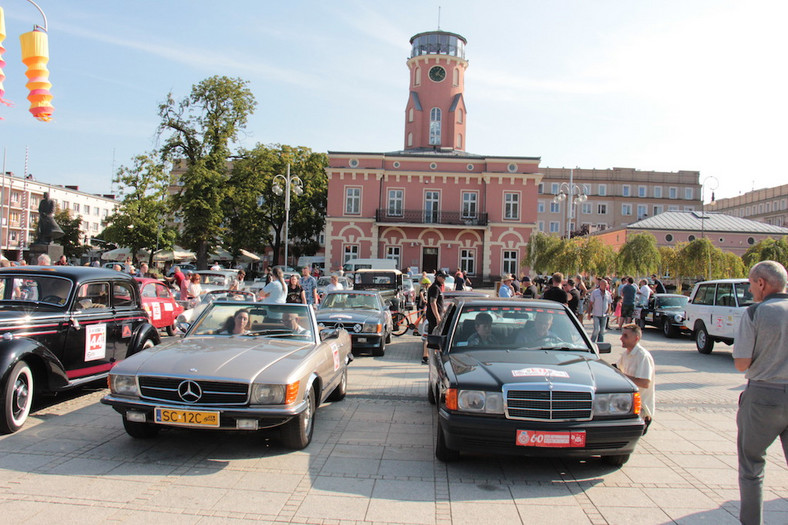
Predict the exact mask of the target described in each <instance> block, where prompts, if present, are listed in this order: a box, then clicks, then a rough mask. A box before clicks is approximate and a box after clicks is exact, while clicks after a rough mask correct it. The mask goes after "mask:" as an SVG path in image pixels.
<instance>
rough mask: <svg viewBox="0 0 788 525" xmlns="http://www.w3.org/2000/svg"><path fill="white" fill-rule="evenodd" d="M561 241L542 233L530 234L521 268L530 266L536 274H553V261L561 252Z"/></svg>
mask: <svg viewBox="0 0 788 525" xmlns="http://www.w3.org/2000/svg"><path fill="white" fill-rule="evenodd" d="M563 242H564V241H563V239H560V238H558V237H553V236H552V235H547V234H545V233H542V232H536V233H532V234H531V238H530V239H528V244H526V246H525V257H523V260H522V263H521V266H530V267H531V270H533V271H534V272H536V273H538V274H542V273H547V272H553V271H554V269H555V266H556V265H555V259H556V257H557V256H558V254H559V253H560V252H561V250H562V244H563Z"/></svg>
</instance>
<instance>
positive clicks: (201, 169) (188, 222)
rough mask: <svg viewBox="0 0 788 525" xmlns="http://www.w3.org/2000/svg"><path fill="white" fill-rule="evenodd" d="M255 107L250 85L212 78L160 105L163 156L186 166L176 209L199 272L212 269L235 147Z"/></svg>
mask: <svg viewBox="0 0 788 525" xmlns="http://www.w3.org/2000/svg"><path fill="white" fill-rule="evenodd" d="M256 105H257V102H256V101H255V98H254V95H253V94H252V92H251V90H250V89H249V88H248V82H246V81H244V80H241V79H239V78H234V79H233V78H228V77H225V76H213V77H210V78H208V79H206V80H203V81H202V82H200V83H198V84H196V85H194V86H193V87H192V91H191V94H190V95H189V96H188V97H186V98H184V99H183V100H181V101H180V102H176V101H175V100H174V98H173V96H172V93H170V94H169V95H168V96H167V101H166V102H164V103H163V104H161V105H160V106H159V116H160V117H161V124H159V135H160V136H161V135H167V137H166V139H165V142H164V146H163V147H162V150H161V152H162V156H163V158H165V159H168V160H172V161H174V162H178V161H181V160H182V161H183V162H184V163H185V168H186V171H185V173H183V175H181V182H182V183H183V186H182V189H181V191H180V192H179V193H178V194H176V195H175V196H174V198H173V203H174V211H176V213H177V214H179V216H180V217H181V218H182V219H183V230H182V232H181V236H182V239H183V243H184V244H185V245H186V246H188V247H189V248H191V249H193V250H194V251H195V252H196V254H197V266H198V267H199V268H206V267H207V262H208V254H209V253H210V252H212V251H213V250H214V249H216V248H217V247H218V245H219V243H220V240H221V238H222V234H223V233H224V226H225V224H224V222H225V221H224V216H223V213H222V212H223V206H224V205H225V203H226V199H227V197H228V191H227V188H228V185H227V162H228V159H229V158H230V157H231V150H230V146H231V144H232V143H233V142H234V141H235V140H236V139H237V138H238V133H239V132H240V131H241V130H243V129H244V128H245V127H246V123H247V120H248V118H249V116H250V115H251V114H252V113H254V109H255V106H256ZM245 227H247V228H248V227H249V225H248V224H247V225H245Z"/></svg>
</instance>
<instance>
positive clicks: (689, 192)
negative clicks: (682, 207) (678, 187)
mask: <svg viewBox="0 0 788 525" xmlns="http://www.w3.org/2000/svg"><path fill="white" fill-rule="evenodd" d="M693 196H694V191H693V188H684V198H685V199H686V200H688V201H689V200H692V198H693Z"/></svg>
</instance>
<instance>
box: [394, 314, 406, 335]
mask: <svg viewBox="0 0 788 525" xmlns="http://www.w3.org/2000/svg"><path fill="white" fill-rule="evenodd" d="M391 322H392V326H393V330H392V331H391V333H392V334H394V335H396V336H397V337H399V336H401V335H403V334H404V333H405V332H407V331H408V318H407V317H406V316H405V314H403V313H402V312H394V314H393V315H392V316H391Z"/></svg>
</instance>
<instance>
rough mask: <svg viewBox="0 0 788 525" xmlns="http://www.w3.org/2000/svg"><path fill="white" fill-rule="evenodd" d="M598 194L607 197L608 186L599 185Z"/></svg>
mask: <svg viewBox="0 0 788 525" xmlns="http://www.w3.org/2000/svg"><path fill="white" fill-rule="evenodd" d="M597 193H598V194H599V195H600V196H602V197H604V196H605V195H607V184H598V185H597Z"/></svg>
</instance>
